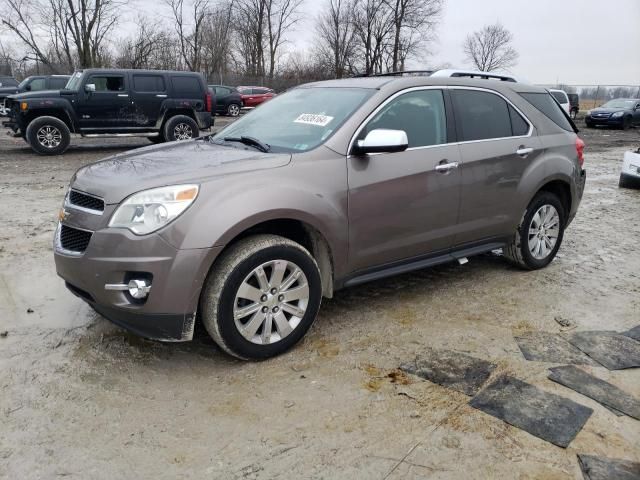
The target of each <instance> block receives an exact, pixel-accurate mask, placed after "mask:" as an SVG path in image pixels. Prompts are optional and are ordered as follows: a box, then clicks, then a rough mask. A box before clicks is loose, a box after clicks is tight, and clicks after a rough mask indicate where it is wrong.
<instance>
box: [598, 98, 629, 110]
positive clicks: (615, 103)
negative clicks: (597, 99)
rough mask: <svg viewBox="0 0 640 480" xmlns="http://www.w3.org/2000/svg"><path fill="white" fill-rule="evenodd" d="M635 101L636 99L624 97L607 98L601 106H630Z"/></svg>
mask: <svg viewBox="0 0 640 480" xmlns="http://www.w3.org/2000/svg"><path fill="white" fill-rule="evenodd" d="M635 103H636V100H633V99H626V98H616V99H615V100H609V101H608V102H607V103H605V104H604V105H602V106H603V108H632V107H633V106H634V105H635Z"/></svg>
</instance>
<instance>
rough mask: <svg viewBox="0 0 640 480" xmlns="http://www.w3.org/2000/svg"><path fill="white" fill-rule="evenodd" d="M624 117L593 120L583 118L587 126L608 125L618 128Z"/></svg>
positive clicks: (591, 118)
mask: <svg viewBox="0 0 640 480" xmlns="http://www.w3.org/2000/svg"><path fill="white" fill-rule="evenodd" d="M623 119H624V117H615V118H614V117H608V118H594V117H585V119H584V121H585V122H586V123H588V124H589V125H609V126H612V127H614V126H615V127H619V126H620V125H622V122H623Z"/></svg>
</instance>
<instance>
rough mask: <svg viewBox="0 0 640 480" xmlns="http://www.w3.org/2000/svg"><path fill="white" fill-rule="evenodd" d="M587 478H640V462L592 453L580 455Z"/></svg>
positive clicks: (628, 479)
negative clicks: (593, 454) (598, 455)
mask: <svg viewBox="0 0 640 480" xmlns="http://www.w3.org/2000/svg"><path fill="white" fill-rule="evenodd" d="M578 462H579V463H580V470H582V476H583V477H584V479H585V480H640V463H636V462H631V461H629V460H618V459H613V458H605V457H594V456H592V455H580V454H579V455H578Z"/></svg>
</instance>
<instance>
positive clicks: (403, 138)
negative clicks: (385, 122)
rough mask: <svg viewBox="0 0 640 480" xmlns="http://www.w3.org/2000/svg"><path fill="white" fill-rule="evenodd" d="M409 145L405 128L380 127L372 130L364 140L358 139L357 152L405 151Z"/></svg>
mask: <svg viewBox="0 0 640 480" xmlns="http://www.w3.org/2000/svg"><path fill="white" fill-rule="evenodd" d="M408 147H409V139H408V138H407V133H406V132H405V131H404V130H388V129H384V128H378V129H375V130H371V131H370V132H369V133H368V134H367V136H366V137H365V138H364V140H358V142H357V143H356V145H355V148H354V150H355V153H357V154H367V153H393V152H403V151H405V150H406V149H407V148H408Z"/></svg>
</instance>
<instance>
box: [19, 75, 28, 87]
mask: <svg viewBox="0 0 640 480" xmlns="http://www.w3.org/2000/svg"><path fill="white" fill-rule="evenodd" d="M29 80H31V77H27V78H25V79H24V80H22V81H21V82H20V83H19V84H18V88H24V87H26V86H27V84H28V83H29Z"/></svg>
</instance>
